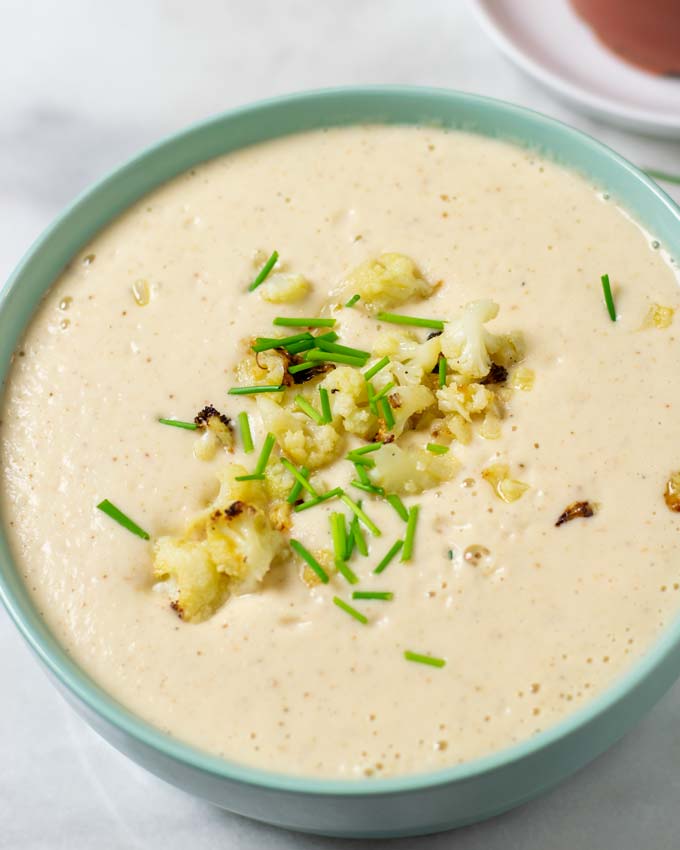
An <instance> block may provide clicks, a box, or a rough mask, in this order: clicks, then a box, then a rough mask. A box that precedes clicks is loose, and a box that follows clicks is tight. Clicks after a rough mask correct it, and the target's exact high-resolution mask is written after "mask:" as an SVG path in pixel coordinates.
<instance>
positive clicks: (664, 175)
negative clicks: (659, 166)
mask: <svg viewBox="0 0 680 850" xmlns="http://www.w3.org/2000/svg"><path fill="white" fill-rule="evenodd" d="M645 171H646V172H647V174H648V175H649V176H650V177H653V178H654V179H655V180H663V181H664V183H678V184H680V175H678V174H669V173H668V172H667V171H657V170H656V169H655V168H645Z"/></svg>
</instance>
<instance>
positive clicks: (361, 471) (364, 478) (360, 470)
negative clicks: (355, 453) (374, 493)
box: [354, 458, 371, 484]
mask: <svg viewBox="0 0 680 850" xmlns="http://www.w3.org/2000/svg"><path fill="white" fill-rule="evenodd" d="M367 460H370V458H367ZM363 463H364V459H363V458H360V459H359V461H358V462H356V461H355V463H354V468H355V469H356V471H357V476H358V477H359V481H361V483H362V484H370V483H371V479H370V478H369V477H368V472H366V469H365V468H364V467H363V466H362V464H363Z"/></svg>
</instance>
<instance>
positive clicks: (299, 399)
mask: <svg viewBox="0 0 680 850" xmlns="http://www.w3.org/2000/svg"><path fill="white" fill-rule="evenodd" d="M295 404H296V405H297V406H298V407H299V408H300V410H301V411H302V412H303V413H306V414H307V416H309V418H310V419H313V420H314V422H316V424H317V425H323V416H322V415H321V414H320V413H319V411H318V410H314V408H313V407H312V405H311V404H310V403H309V402H308V401H307V399H306V398H304V396H301V395H296V396H295Z"/></svg>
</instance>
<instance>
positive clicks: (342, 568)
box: [335, 559, 359, 584]
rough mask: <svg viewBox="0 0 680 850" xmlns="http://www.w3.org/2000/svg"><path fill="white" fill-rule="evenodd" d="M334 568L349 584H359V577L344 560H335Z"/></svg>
mask: <svg viewBox="0 0 680 850" xmlns="http://www.w3.org/2000/svg"><path fill="white" fill-rule="evenodd" d="M335 568H336V570H337V571H338V572H339V573H340V575H341V576H343V577H344V578H346V579H347V581H348V582H349V583H350V584H359V577H358V576H357V574H356V573H355V572H354V571H353V570H352V568H351V567H349V566H348V565H347V564H346V563H345V562H344V561H342V560H340V559H338V560H336V562H335Z"/></svg>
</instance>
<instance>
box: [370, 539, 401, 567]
mask: <svg viewBox="0 0 680 850" xmlns="http://www.w3.org/2000/svg"><path fill="white" fill-rule="evenodd" d="M403 545H404V541H403V540H397V541H396V543H393V544H392V546H390V548H389V549H388V550H387V553H386V555H385V557H384V558H383V559H382V561H380V563H379V564H378V566H377V567H376V568H375V569H374V570H373V572H374V573H375V574H376V575H377V574H379V573H381V572H382V571H383V570H386V569H387V567H388V566H389V565H390V563H391V562H392V561H393V560H394V557H395V556H396V554H397V553H398V552H399V550H400V549H401V547H402V546H403Z"/></svg>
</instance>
